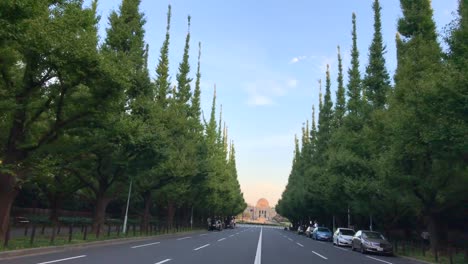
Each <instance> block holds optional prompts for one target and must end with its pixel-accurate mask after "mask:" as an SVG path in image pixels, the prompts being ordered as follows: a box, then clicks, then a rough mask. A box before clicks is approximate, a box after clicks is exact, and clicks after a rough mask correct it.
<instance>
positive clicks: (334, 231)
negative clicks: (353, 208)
mask: <svg viewBox="0 0 468 264" xmlns="http://www.w3.org/2000/svg"><path fill="white" fill-rule="evenodd" d="M333 232H335V216H333Z"/></svg>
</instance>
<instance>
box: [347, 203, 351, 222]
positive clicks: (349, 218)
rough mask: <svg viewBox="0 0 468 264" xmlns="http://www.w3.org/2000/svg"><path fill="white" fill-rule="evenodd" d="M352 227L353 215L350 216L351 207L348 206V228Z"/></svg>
mask: <svg viewBox="0 0 468 264" xmlns="http://www.w3.org/2000/svg"><path fill="white" fill-rule="evenodd" d="M350 226H351V215H350V214H349V205H348V228H349V227H350Z"/></svg>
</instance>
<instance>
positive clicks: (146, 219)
mask: <svg viewBox="0 0 468 264" xmlns="http://www.w3.org/2000/svg"><path fill="white" fill-rule="evenodd" d="M143 200H144V203H145V209H144V211H143V219H142V226H143V228H144V230H146V229H147V228H148V224H149V220H150V218H151V212H150V209H151V205H152V204H153V200H152V199H151V191H148V192H145V193H144V195H143Z"/></svg>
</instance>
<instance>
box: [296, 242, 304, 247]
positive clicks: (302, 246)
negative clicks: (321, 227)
mask: <svg viewBox="0 0 468 264" xmlns="http://www.w3.org/2000/svg"><path fill="white" fill-rule="evenodd" d="M296 244H298V245H299V246H300V247H304V245H302V244H301V243H297V242H296Z"/></svg>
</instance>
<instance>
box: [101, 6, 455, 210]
mask: <svg viewBox="0 0 468 264" xmlns="http://www.w3.org/2000/svg"><path fill="white" fill-rule="evenodd" d="M372 2H373V1H372V0H353V1H349V0H316V1H310V0H290V1H281V0H257V1H249V0H223V1H220V0H203V1H196V0H172V1H168V0H159V1H153V0H142V4H141V8H142V11H143V12H144V13H145V15H146V20H147V23H146V26H145V29H146V42H147V43H149V46H150V53H149V67H150V72H151V74H152V76H153V77H154V76H155V67H156V64H157V61H158V56H159V49H160V47H161V44H162V42H163V38H164V34H165V26H166V25H165V21H166V12H167V6H168V5H169V4H171V5H172V24H171V46H170V70H171V72H172V75H173V76H174V77H173V78H172V79H173V80H175V74H176V71H177V65H178V63H179V62H180V60H181V59H182V52H183V46H184V39H185V35H186V32H187V19H186V18H187V15H189V14H190V15H191V16H192V26H191V34H192V35H191V40H192V41H191V46H192V49H191V52H190V56H191V57H190V60H191V62H192V70H193V71H192V75H194V71H195V67H196V57H197V52H198V50H197V46H198V42H199V41H201V42H202V60H201V63H202V64H201V70H202V104H203V109H204V113H205V116H208V115H209V109H210V106H211V99H212V95H213V86H214V84H216V86H217V98H218V105H219V104H222V105H223V120H225V121H226V122H227V126H228V128H229V137H230V139H232V140H234V142H235V145H236V152H237V153H236V154H237V165H238V174H239V181H240V184H241V187H242V190H243V192H244V198H245V199H246V201H247V202H248V203H250V204H254V203H255V202H256V201H257V200H258V199H260V198H262V197H264V198H266V199H267V200H269V201H270V204H272V205H274V204H276V202H277V200H278V199H279V198H280V196H281V193H282V192H283V190H284V188H285V186H286V183H287V180H288V175H289V172H290V169H291V160H292V156H293V149H294V134H296V133H297V134H299V133H300V131H301V127H302V124H303V123H304V122H305V121H306V120H310V119H311V108H312V105H313V104H315V105H318V82H317V80H318V79H323V78H324V76H325V68H326V65H327V64H330V67H331V74H332V93H333V95H334V93H335V91H334V90H335V88H336V72H337V70H336V68H337V59H336V49H337V45H340V46H341V50H342V56H343V63H344V67H345V69H347V68H348V66H349V50H350V47H351V14H352V12H355V13H356V15H357V31H358V46H359V50H360V57H361V60H360V62H361V68H362V70H361V72H363V71H364V67H365V65H366V63H367V49H368V47H369V45H370V42H371V39H372V34H373V12H372V9H371V6H372ZM457 2H458V1H457V0H433V1H432V5H433V8H434V19H435V20H436V23H437V26H438V30H439V32H441V33H442V32H443V28H444V26H445V25H447V24H448V23H449V22H450V21H451V20H452V19H453V12H454V11H455V10H456V8H457ZM119 4H120V1H113V0H112V1H111V0H100V1H99V6H98V12H99V14H100V15H101V16H102V19H101V22H100V35H101V38H104V37H105V28H106V27H107V25H108V20H107V17H108V15H109V13H110V11H111V10H115V9H118V6H119ZM381 5H382V8H383V10H382V23H383V36H384V41H385V43H386V45H387V51H388V52H387V55H386V59H387V67H388V69H389V71H390V72H391V73H393V72H394V69H395V66H396V57H395V56H396V55H395V41H394V39H395V34H396V22H397V20H398V18H399V17H400V15H401V11H400V6H399V1H397V0H381ZM332 98H334V96H333V97H332ZM218 110H219V107H218Z"/></svg>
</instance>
